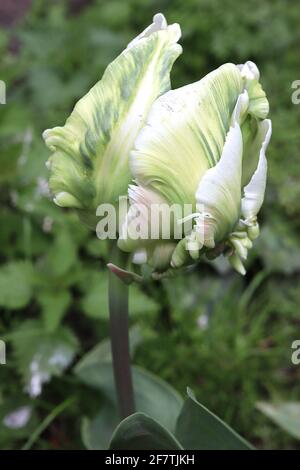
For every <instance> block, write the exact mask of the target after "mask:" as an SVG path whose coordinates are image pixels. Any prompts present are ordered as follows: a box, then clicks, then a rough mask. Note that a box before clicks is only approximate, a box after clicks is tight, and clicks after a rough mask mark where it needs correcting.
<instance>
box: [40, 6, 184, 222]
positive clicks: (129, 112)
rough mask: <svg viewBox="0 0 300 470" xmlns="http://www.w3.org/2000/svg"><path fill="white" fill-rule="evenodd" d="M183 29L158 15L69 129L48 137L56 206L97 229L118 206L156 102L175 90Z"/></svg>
mask: <svg viewBox="0 0 300 470" xmlns="http://www.w3.org/2000/svg"><path fill="white" fill-rule="evenodd" d="M180 35H181V32H180V27H179V25H178V24H173V25H170V26H168V25H167V23H166V20H165V18H164V16H163V15H162V14H157V15H155V16H154V18H153V24H151V25H150V26H149V27H148V28H147V29H146V30H145V31H144V32H143V33H141V34H140V35H139V36H138V37H137V38H135V39H134V40H133V41H131V42H130V43H129V45H128V46H127V48H126V49H125V50H124V51H123V52H122V53H121V54H120V55H119V56H118V57H117V58H116V59H115V60H114V61H113V62H112V63H111V64H110V65H109V66H108V67H107V69H106V71H105V72H104V75H103V77H102V79H101V80H100V81H99V82H98V83H96V85H95V86H94V87H93V88H92V89H91V90H90V91H89V92H88V93H87V94H86V95H85V96H84V97H83V98H82V99H80V100H79V101H78V103H77V104H76V106H75V108H74V110H73V112H72V113H71V115H70V117H69V118H68V119H67V121H66V123H65V125H64V126H63V127H54V128H53V129H48V130H46V131H45V132H44V134H43V137H44V139H45V142H46V145H47V146H48V147H49V148H50V150H51V151H52V152H53V153H52V155H51V157H50V158H49V160H48V165H47V166H48V167H49V169H50V171H51V175H50V180H49V185H50V189H51V191H52V193H53V195H54V202H55V203H56V204H58V205H59V206H62V207H73V208H76V209H77V210H78V212H79V214H80V216H81V217H82V219H84V220H86V221H87V222H88V223H91V221H92V225H93V226H94V216H95V213H96V208H97V207H98V205H99V204H101V203H111V204H115V203H116V202H117V200H118V197H119V196H121V195H124V194H126V191H127V186H128V183H129V182H130V181H131V174H130V170H129V162H128V160H129V152H130V151H131V149H132V148H133V143H134V141H135V139H136V137H137V134H138V132H139V131H140V130H141V128H142V127H143V125H144V124H145V122H146V118H147V115H148V112H149V109H150V107H151V105H152V103H153V102H154V100H155V99H156V98H158V97H159V96H160V95H161V94H163V93H165V92H166V91H168V90H169V89H170V70H171V67H172V65H173V63H174V61H175V60H176V58H177V57H178V56H179V55H180V53H181V46H180V45H178V44H177V41H178V39H179V38H180Z"/></svg>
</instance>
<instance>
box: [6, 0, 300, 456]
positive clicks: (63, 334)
mask: <svg viewBox="0 0 300 470" xmlns="http://www.w3.org/2000/svg"><path fill="white" fill-rule="evenodd" d="M15 3H16V4H17V2H13V1H11V2H6V1H3V2H1V7H0V10H1V9H3V11H4V13H5V14H2V15H0V17H1V20H0V21H1V22H2V25H1V30H0V56H1V63H0V79H1V80H4V81H5V83H6V87H7V104H6V105H0V185H1V188H0V227H1V230H0V262H1V267H0V309H1V313H0V338H1V339H3V340H5V341H6V342H7V365H6V366H2V365H1V366H0V407H1V415H0V447H1V448H20V447H22V446H24V445H26V442H27V441H28V438H29V436H30V435H31V434H32V432H33V431H35V430H36V429H38V428H39V426H41V424H43V423H44V422H46V424H47V426H45V429H44V428H42V431H41V432H39V433H36V437H35V439H34V441H33V442H30V446H33V448H39V449H50V448H81V447H83V445H84V444H85V445H87V438H86V436H87V431H88V432H90V430H91V423H92V424H93V423H94V420H95V419H97V417H98V420H100V424H101V425H102V424H103V422H104V428H103V429H104V430H105V429H108V425H107V426H106V425H105V423H108V422H109V423H111V418H110V417H107V414H109V412H110V408H109V406H108V405H107V401H106V397H105V394H100V396H99V390H98V389H97V388H96V389H94V388H93V387H91V386H90V385H87V384H86V382H85V381H83V380H82V379H81V377H80V374H79V373H78V369H79V365H78V366H77V367H76V371H77V372H76V373H75V371H74V364H76V363H77V362H78V361H80V360H81V359H82V357H83V356H84V354H85V353H86V352H87V351H89V350H90V349H91V348H93V347H94V346H95V345H97V344H98V343H100V341H102V340H103V339H105V338H107V336H108V312H107V298H106V295H107V294H106V290H107V287H106V284H107V277H106V268H105V265H106V262H107V261H108V249H107V246H106V244H105V243H104V242H100V241H98V240H97V239H96V237H95V235H94V234H92V233H89V232H88V231H87V230H86V229H85V228H84V227H82V226H81V225H80V224H79V223H78V220H77V217H76V216H75V215H74V214H73V213H72V212H69V211H65V212H63V211H62V210H60V209H58V208H56V207H55V206H54V204H53V203H52V202H51V200H50V199H49V194H48V189H47V184H46V180H47V170H46V168H45V161H46V159H47V156H48V151H47V149H46V148H45V147H44V144H43V142H42V138H41V133H42V131H43V130H44V129H45V128H49V127H52V126H53V125H59V124H63V122H64V120H65V119H66V117H67V116H68V115H69V113H70V110H71V108H72V106H73V105H74V102H75V101H76V100H77V99H78V98H79V97H80V96H82V95H83V94H84V93H85V92H86V91H87V90H88V89H89V87H90V86H91V85H93V84H94V83H95V82H96V81H97V80H98V79H99V77H101V75H102V73H103V71H104V68H105V67H106V65H107V64H108V63H109V62H110V61H111V60H112V59H113V58H114V57H115V56H116V54H118V53H119V52H120V51H121V50H123V48H124V45H125V44H126V43H127V42H128V41H129V40H130V39H131V38H132V37H134V36H135V35H136V34H137V32H139V31H140V30H142V29H143V28H144V27H145V26H146V25H147V24H149V22H150V20H151V18H152V16H153V14H154V13H156V12H158V11H162V12H163V13H164V14H165V16H166V17H167V19H168V21H169V22H174V21H176V22H179V23H180V25H181V27H182V31H183V37H182V40H181V44H182V46H183V48H184V54H183V55H182V56H181V57H180V58H179V59H178V61H177V63H176V64H175V67H174V69H173V75H172V82H173V86H174V87H176V86H180V85H182V84H185V83H188V82H191V81H195V80H198V79H200V78H201V77H202V76H203V75H205V74H206V73H207V72H209V71H210V70H212V69H213V68H215V67H217V66H219V65H220V64H221V63H224V62H227V61H230V62H234V63H241V62H244V61H246V60H248V59H251V60H254V61H255V62H256V63H257V64H258V66H259V68H260V70H261V75H262V83H263V86H264V89H265V90H266V91H267V94H268V98H269V101H270V106H271V117H272V121H273V129H274V130H273V138H272V142H271V145H270V149H269V151H268V157H269V184H268V190H267V197H266V202H265V205H264V208H263V211H262V215H261V226H262V233H261V237H260V238H259V240H257V242H256V243H255V247H254V250H253V251H252V252H251V257H250V259H249V261H248V263H247V265H248V273H247V275H246V277H245V278H241V277H239V275H237V274H235V273H233V272H232V270H230V269H229V268H228V266H227V264H225V261H224V260H222V259H221V260H218V261H217V262H214V263H213V264H209V265H208V264H206V263H204V262H203V263H201V264H200V265H199V266H198V267H196V268H195V269H193V270H192V271H191V272H190V273H188V274H185V275H180V276H178V277H175V278H174V279H170V280H164V281H163V282H162V283H157V282H153V283H152V284H149V285H148V286H147V287H143V288H140V287H133V288H132V289H131V293H130V311H131V318H130V320H131V324H132V325H137V324H138V326H139V334H138V339H137V337H136V333H135V339H136V340H135V347H134V348H133V349H134V350H133V352H132V355H133V362H134V364H136V365H137V366H140V367H143V368H144V369H147V370H149V371H151V372H152V373H155V374H156V375H157V376H158V377H160V378H161V379H164V380H166V381H167V382H168V383H170V384H171V385H172V386H173V387H174V388H175V389H176V390H177V392H179V393H181V394H182V396H183V395H184V394H185V391H186V386H187V385H188V386H190V387H191V388H192V389H193V390H194V392H195V394H196V396H197V399H198V400H199V401H200V402H201V403H203V404H204V405H205V406H207V407H208V408H209V409H211V410H212V411H213V412H214V413H216V414H217V415H218V416H220V417H221V418H222V419H223V420H224V421H225V422H227V423H228V424H230V425H231V426H232V427H233V428H234V429H235V430H236V431H238V432H239V433H240V434H241V435H242V436H244V437H246V438H247V439H248V440H249V441H250V442H251V443H252V444H254V445H255V446H256V447H259V448H267V449H270V448H297V446H298V447H299V443H298V444H297V441H296V439H294V438H293V437H292V436H290V435H288V434H286V433H285V432H284V431H283V430H281V429H280V428H279V427H276V425H274V424H273V423H272V421H270V420H269V419H268V418H267V417H265V416H264V415H263V414H262V413H261V412H260V411H258V409H257V408H256V404H257V402H278V401H279V402H288V401H290V402H297V401H298V402H299V400H300V386H299V383H300V382H299V378H300V366H295V365H293V364H292V363H291V344H292V342H293V341H294V340H295V339H299V331H300V321H299V300H300V299H299V298H300V293H299V288H298V284H299V272H300V248H299V226H300V222H299V220H300V218H299V215H300V190H299V188H300V185H299V179H300V159H299V155H300V131H299V122H300V105H298V106H296V105H293V104H292V102H291V93H292V89H291V84H292V82H293V81H294V80H297V79H298V80H299V79H300V67H299V40H300V30H299V22H300V8H299V6H298V4H297V2H294V1H293V0H286V1H285V2H282V1H281V0H265V1H263V2H261V1H259V0H248V1H247V2H240V3H239V5H238V7H237V3H236V1H234V0H223V1H221V0H189V1H186V2H183V1H182V0H173V1H169V0H163V1H155V0H128V1H123V0H122V1H121V0H110V1H109V2H107V1H100V0H94V1H81V2H78V1H77V2H75V1H57V2H55V1H53V2H45V1H38V0H35V1H32V5H31V7H30V8H26V4H28V3H29V2H25V1H24V2H18V4H19V8H16V9H15V10H13V8H12V7H10V8H9V4H10V6H12V5H13V4H15ZM22 5H23V7H22ZM5 8H6V10H5ZM2 13H3V12H2ZM41 338H43V340H44V341H43V342H42V343H43V344H41ZM101 344H103V343H101ZM106 346H107V342H106ZM99 348H100V353H99ZM101 348H102V352H101ZM105 351H106V353H105ZM97 354H100V355H101V357H103V354H104V355H105V354H106V355H107V354H108V355H109V353H108V352H107V349H106V350H105V348H104V351H103V345H102V346H100V347H98V353H97V352H96V357H97ZM33 362H34V363H35V364H37V365H36V366H35V367H36V368H38V369H37V370H38V372H39V375H38V377H39V379H40V382H39V385H40V387H41V388H42V393H41V394H39V395H37V396H36V397H33V395H34V394H35V393H36V382H34V383H33V382H32V380H34V379H35V377H36V376H34V371H33V370H32V363H33ZM49 364H50V365H49ZM24 387H25V388H26V389H27V392H26V391H24V390H25V389H24ZM28 391H29V392H31V396H30V395H29V393H28ZM64 403H66V405H64ZM60 405H62V406H60ZM21 406H30V407H31V417H30V419H29V421H28V423H27V424H26V425H25V426H23V427H22V428H20V429H12V428H9V427H7V425H5V420H4V418H5V417H6V416H8V415H9V414H10V413H11V412H12V411H14V410H16V409H18V408H19V407H21ZM58 407H59V408H58ZM57 409H58V411H57V412H56V411H55V410H57ZM53 410H54V411H55V419H53V420H52V418H51V417H52V413H53ZM101 410H102V411H101ZM103 410H105V413H106V417H105V416H104V417H103V414H101V413H103ZM141 411H143V410H141ZM145 412H146V411H145ZM99 413H100V417H99ZM83 417H84V421H83V422H82V418H83ZM154 417H155V416H154ZM3 420H4V421H3ZM45 420H46V421H45ZM103 420H104V421H103ZM105 420H106V421H105ZM97 423H99V421H98V422H96V425H97ZM96 429H99V428H98V427H97V426H96ZM81 430H82V431H83V432H82V435H83V441H82V437H81ZM294 434H295V433H294ZM103 439H104V440H105V439H106V440H107V442H108V440H109V436H106V437H105V436H104V437H103ZM83 442H84V444H83Z"/></svg>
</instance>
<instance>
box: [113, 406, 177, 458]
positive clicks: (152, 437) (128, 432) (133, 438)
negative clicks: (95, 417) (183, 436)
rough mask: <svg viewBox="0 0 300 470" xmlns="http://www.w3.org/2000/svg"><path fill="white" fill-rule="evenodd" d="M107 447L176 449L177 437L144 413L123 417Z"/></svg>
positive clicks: (116, 448) (115, 448) (119, 448)
mask: <svg viewBox="0 0 300 470" xmlns="http://www.w3.org/2000/svg"><path fill="white" fill-rule="evenodd" d="M109 448H110V449H112V450H178V449H182V447H181V445H180V444H179V442H178V441H177V439H176V438H175V437H174V436H173V435H172V434H170V433H169V431H167V429H165V428H164V427H163V426H161V425H160V424H159V423H158V422H157V421H155V420H154V419H152V418H150V417H149V416H147V415H146V414H144V413H135V414H133V415H131V416H129V417H128V418H126V419H124V420H123V421H122V422H121V423H120V424H119V426H118V427H117V429H116V430H115V432H114V434H113V436H112V439H111V442H110V445H109Z"/></svg>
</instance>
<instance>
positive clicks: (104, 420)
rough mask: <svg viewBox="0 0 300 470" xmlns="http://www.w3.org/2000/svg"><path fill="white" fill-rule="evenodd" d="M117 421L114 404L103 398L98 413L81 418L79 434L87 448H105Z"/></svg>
mask: <svg viewBox="0 0 300 470" xmlns="http://www.w3.org/2000/svg"><path fill="white" fill-rule="evenodd" d="M119 421H120V420H119V416H118V410H117V408H116V406H115V405H114V404H112V403H111V402H110V401H108V400H105V401H104V402H103V404H102V408H101V410H100V411H99V413H97V414H96V415H95V416H94V417H93V418H88V417H84V418H83V420H82V424H81V436H82V440H83V443H84V445H85V447H86V448H87V449H89V450H106V449H107V448H108V446H109V442H110V439H111V436H112V434H113V432H114V430H115V428H116V426H117V425H118V423H119Z"/></svg>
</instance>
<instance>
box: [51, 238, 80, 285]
mask: <svg viewBox="0 0 300 470" xmlns="http://www.w3.org/2000/svg"><path fill="white" fill-rule="evenodd" d="M76 256H77V253H76V245H75V243H74V240H73V238H72V236H71V234H70V233H69V232H68V230H65V229H61V230H60V231H59V232H58V234H57V236H56V238H55V240H54V243H53V244H52V245H51V246H50V248H49V250H48V252H47V258H46V262H47V266H48V269H49V271H50V274H51V275H52V276H55V277H59V276H63V275H65V274H66V273H67V272H68V271H69V270H70V269H71V268H72V266H73V265H74V264H75V263H76Z"/></svg>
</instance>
